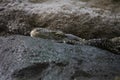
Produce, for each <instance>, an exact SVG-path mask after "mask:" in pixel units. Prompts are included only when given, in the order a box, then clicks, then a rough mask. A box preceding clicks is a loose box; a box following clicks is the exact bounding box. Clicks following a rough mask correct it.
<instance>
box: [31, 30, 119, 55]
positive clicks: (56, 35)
mask: <svg viewBox="0 0 120 80" xmlns="http://www.w3.org/2000/svg"><path fill="white" fill-rule="evenodd" d="M30 35H31V37H39V38H44V39H52V40H55V41H57V42H59V43H60V42H61V43H67V44H73V45H74V44H76V45H79V44H83V45H89V46H95V47H98V48H101V49H105V50H108V51H110V52H113V53H115V54H120V37H116V38H112V39H106V38H105V39H90V40H85V39H82V38H80V37H78V36H75V35H72V34H65V33H63V32H62V31H59V30H50V29H46V28H35V29H33V30H32V31H31V33H30Z"/></svg>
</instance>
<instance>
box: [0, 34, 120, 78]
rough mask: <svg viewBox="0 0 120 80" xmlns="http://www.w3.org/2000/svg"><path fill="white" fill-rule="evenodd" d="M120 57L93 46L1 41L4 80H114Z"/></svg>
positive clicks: (119, 70)
mask: <svg viewBox="0 0 120 80" xmlns="http://www.w3.org/2000/svg"><path fill="white" fill-rule="evenodd" d="M119 63H120V56H119V55H115V54H112V53H110V52H108V51H105V50H101V49H98V48H95V47H91V46H84V45H80V46H77V45H68V44H64V43H55V42H54V41H50V40H47V39H46V40H45V39H40V38H31V37H27V36H19V35H14V36H8V37H0V80H114V79H117V78H116V76H117V77H119V76H120V64H119Z"/></svg>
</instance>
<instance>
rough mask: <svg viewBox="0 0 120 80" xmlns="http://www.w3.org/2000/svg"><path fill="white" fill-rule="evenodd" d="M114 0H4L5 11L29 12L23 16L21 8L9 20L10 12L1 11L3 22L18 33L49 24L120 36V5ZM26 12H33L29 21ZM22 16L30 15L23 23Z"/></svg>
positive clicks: (99, 35) (94, 35)
mask: <svg viewBox="0 0 120 80" xmlns="http://www.w3.org/2000/svg"><path fill="white" fill-rule="evenodd" d="M110 1H111V0H106V1H105V0H97V1H95V0H5V1H4V0H2V2H1V4H0V7H1V9H0V10H1V11H0V13H2V12H4V11H5V12H4V13H11V14H10V16H14V15H15V16H16V14H15V13H13V12H10V11H9V10H18V13H19V12H20V11H21V12H25V13H22V14H23V16H21V12H20V13H19V15H17V17H15V18H13V20H10V21H9V20H6V18H5V16H6V15H5V16H4V15H1V16H0V22H4V24H5V25H6V26H7V28H8V31H9V32H12V33H15V34H16V33H18V34H24V35H26V34H28V33H29V31H30V30H31V29H32V28H34V27H46V28H51V29H60V30H63V31H64V32H66V33H72V34H74V35H77V36H80V37H82V38H86V39H90V38H103V37H104V38H106V37H107V38H111V37H117V36H120V12H119V11H120V5H118V4H119V3H114V4H113V3H110ZM103 4H104V5H103ZM106 6H108V7H106ZM103 7H104V8H103ZM3 8H5V9H3ZM26 12H27V13H26ZM25 14H27V15H31V16H33V17H32V21H29V19H30V18H29V19H28V17H26V16H27V15H25ZM7 16H8V15H7ZM19 16H20V17H19ZM1 18H2V21H1ZM21 18H26V19H22V23H21ZM10 19H12V18H10ZM1 25H3V24H0V28H1ZM2 27H3V26H2ZM3 29H4V28H3ZM18 31H19V32H18Z"/></svg>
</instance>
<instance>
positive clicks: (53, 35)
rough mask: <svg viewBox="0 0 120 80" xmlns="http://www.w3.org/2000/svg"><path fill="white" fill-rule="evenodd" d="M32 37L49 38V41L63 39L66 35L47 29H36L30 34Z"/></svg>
mask: <svg viewBox="0 0 120 80" xmlns="http://www.w3.org/2000/svg"><path fill="white" fill-rule="evenodd" d="M30 36H31V37H39V38H47V39H62V38H64V37H65V35H64V33H63V32H62V31H59V30H50V29H46V28H35V29H33V30H32V31H31V32H30Z"/></svg>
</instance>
